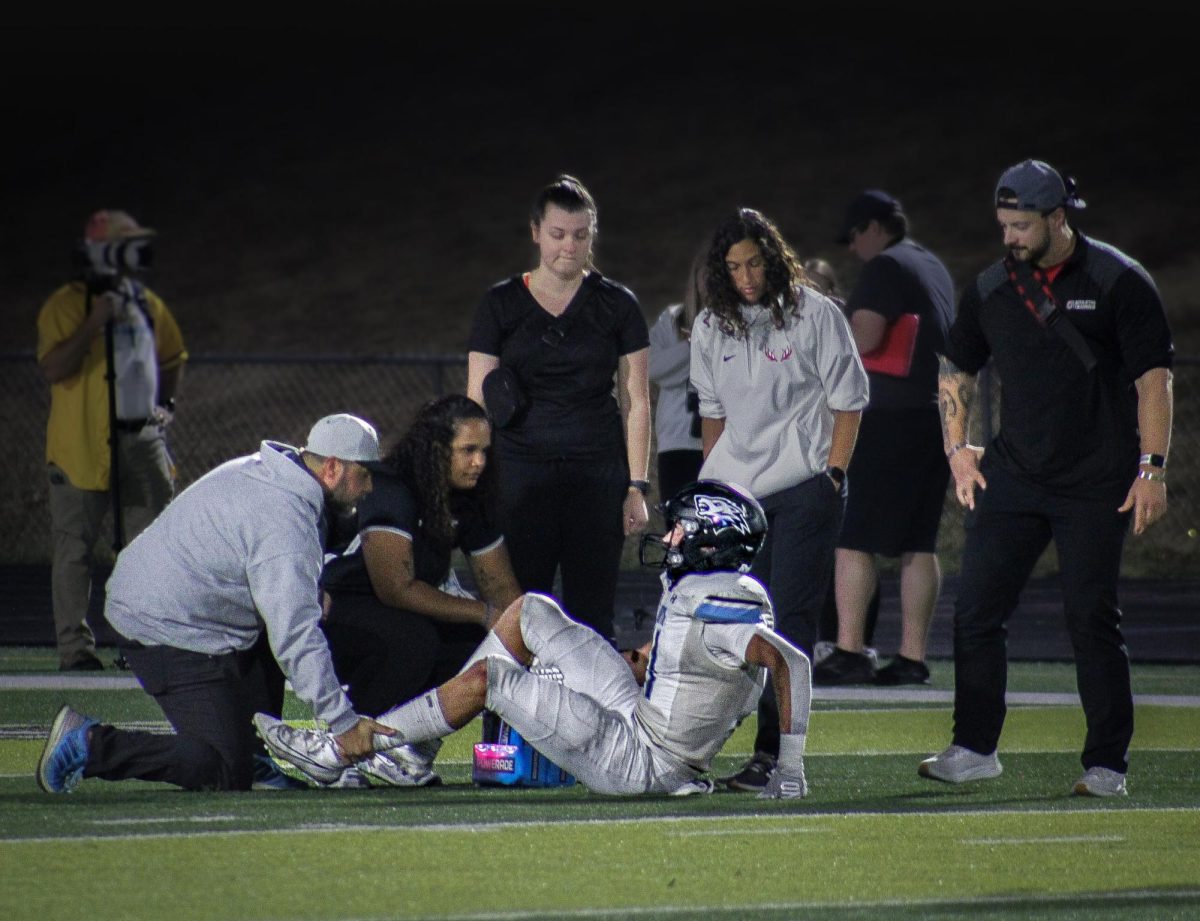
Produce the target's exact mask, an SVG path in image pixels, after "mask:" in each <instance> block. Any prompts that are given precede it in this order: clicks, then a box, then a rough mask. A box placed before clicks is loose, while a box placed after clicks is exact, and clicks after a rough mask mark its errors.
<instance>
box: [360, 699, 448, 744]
mask: <svg viewBox="0 0 1200 921" xmlns="http://www.w3.org/2000/svg"><path fill="white" fill-rule="evenodd" d="M376 722H379V723H383V725H385V726H388V727H390V728H392V729H395V730H396V734H395V735H394V736H385V735H380V734H379V733H376V734H375V737H374V740H373V741H374V744H375V750H376V751H386V750H387V749H389V748H396V747H397V746H399V745H406V744H409V743H414V742H428V741H429V740H430V739H440V738H442V737H443V736H448V735H450V733H452V732H453V731H454V727H453V726H451V725H450V724H449V723H447V722H446V716H445V714H443V713H442V704H441V702H440V701H439V700H438V695H437V690H436V689H434V690H432V691H427V692H426V693H424V694H422V695H421V696H420V697H416V698H414V699H412V700H410V701H409V702H408V703H406V704H401V705H400V706H399V707H393V708H392V709H391V710H388V712H387V713H384V714H383V715H382V716H379V717H376Z"/></svg>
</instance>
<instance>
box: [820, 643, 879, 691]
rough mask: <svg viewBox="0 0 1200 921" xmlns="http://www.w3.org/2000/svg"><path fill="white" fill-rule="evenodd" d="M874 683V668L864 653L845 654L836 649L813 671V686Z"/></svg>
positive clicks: (839, 648) (843, 651) (838, 648)
mask: <svg viewBox="0 0 1200 921" xmlns="http://www.w3.org/2000/svg"><path fill="white" fill-rule="evenodd" d="M874 681H875V666H874V665H873V664H872V662H871V657H870V656H868V655H867V654H866V653H865V652H846V650H844V649H842V648H841V647H837V648H835V649H834V650H833V652H831V653H830V654H829V655H828V656H826V657H825V658H824V659H822V660H821V664H820V665H818V666H817V667H816V668H814V669H813V673H812V682H813V684H815V685H820V686H829V685H838V684H871V683H873V682H874Z"/></svg>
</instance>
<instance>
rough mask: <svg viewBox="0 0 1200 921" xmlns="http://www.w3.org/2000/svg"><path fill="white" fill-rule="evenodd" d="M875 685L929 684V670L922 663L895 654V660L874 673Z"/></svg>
mask: <svg viewBox="0 0 1200 921" xmlns="http://www.w3.org/2000/svg"><path fill="white" fill-rule="evenodd" d="M875 683H876V684H885V685H896V684H929V668H928V666H926V665H925V663H924V662H917V661H916V660H914V659H906V658H905V657H904V656H902V655H900V654H899V653H897V654H896V658H894V659H892V661H891V662H889V663H888V664H887V665H885V666H884V667H883V668H881V669H880V670H879V671H877V672H876V673H875Z"/></svg>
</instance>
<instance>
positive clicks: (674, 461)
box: [658, 450, 704, 502]
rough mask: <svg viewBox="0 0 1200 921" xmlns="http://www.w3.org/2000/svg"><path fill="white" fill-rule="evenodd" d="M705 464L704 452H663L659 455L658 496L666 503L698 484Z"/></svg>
mask: <svg viewBox="0 0 1200 921" xmlns="http://www.w3.org/2000/svg"><path fill="white" fill-rule="evenodd" d="M703 464H704V452H703V451H688V450H679V451H663V452H661V453H660V454H659V455H658V495H659V498H660V499H662V501H663V502H666V501H667V500H668V499H670V498H671V497H672V496H673V495H675V494H676V493H677V492H679V491H680V490H682V489H683V487H685V486H688V485H690V484H692V483H694V482H696V478H697V477H699V476H700V467H701V466H702V465H703Z"/></svg>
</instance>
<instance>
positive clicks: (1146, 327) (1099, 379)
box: [919, 160, 1173, 796]
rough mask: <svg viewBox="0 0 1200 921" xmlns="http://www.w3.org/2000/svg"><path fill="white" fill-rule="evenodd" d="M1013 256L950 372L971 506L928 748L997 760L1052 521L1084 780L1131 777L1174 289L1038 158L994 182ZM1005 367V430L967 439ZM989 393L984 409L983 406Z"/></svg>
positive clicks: (1092, 783)
mask: <svg viewBox="0 0 1200 921" xmlns="http://www.w3.org/2000/svg"><path fill="white" fill-rule="evenodd" d="M995 204H996V217H997V220H998V221H999V224H1000V229H1001V231H1002V233H1003V235H1004V245H1005V247H1006V248H1007V249H1008V256H1007V257H1006V258H1005V259H1004V260H1002V261H1000V262H997V263H995V264H994V265H992V266H991V267H990V268H988V269H986V270H985V271H984V272H983V273H982V274H980V275H979V277H978V278H977V279H976V281H975V283H974V284H972V285H971V286H970V287H969V288H968V289H967V290H966V292H965V293H964V294H963V297H962V300H961V302H960V304H959V312H958V317H957V319H956V320H955V322H954V325H953V326H952V327H951V330H950V336H949V339H948V341H947V344H946V351H945V353H944V357H943V359H942V367H941V370H940V372H939V377H938V391H939V399H940V404H941V412H942V436H943V440H944V446H945V450H946V454H947V456H948V457H949V460H950V470H951V474H952V476H953V477H954V487H955V491H956V494H957V496H958V500H959V502H961V503H962V504H963V505H964V506H966V507H967V508H968V509H970V511H969V512H968V514H967V520H966V529H967V533H966V544H965V546H964V548H963V561H962V582H961V586H960V589H959V596H958V599H957V602H956V604H955V611H954V658H955V694H954V738H953V744H952V745H951V746H950V747H949V748H947V749H946V750H945V751H944V752H942V753H941V754H938V755H935V756H933V757H931V758H927V759H926V760H925V761H922V762H921V765H920V768H919V772H920V774H921V775H922V776H924V777H931V778H934V779H937V780H944V781H949V782H951V783H960V782H962V781H967V780H981V779H986V778H990V777H996V776H998V775H999V774H1000V772H1001V770H1002V769H1001V766H1000V761H999V758H998V757H997V754H996V746H997V743H998V741H999V738H1000V730H1001V727H1002V726H1003V724H1004V716H1005V702H1004V694H1005V684H1006V679H1007V660H1006V649H1005V637H1006V630H1005V622H1006V621H1007V619H1008V617H1009V615H1010V614H1011V613H1012V611H1013V609H1014V608H1015V607H1016V605H1017V599H1018V595H1019V593H1020V591H1021V589H1022V588H1023V587H1024V585H1025V582H1026V580H1027V579H1028V578H1029V574H1030V572H1031V571H1032V569H1033V566H1034V563H1036V562H1037V559H1038V557H1040V556H1041V554H1042V551H1043V550H1044V549H1045V548H1046V545H1047V544H1048V543H1049V542H1050V540H1051V539H1053V540H1054V543H1055V547H1056V548H1057V550H1058V559H1059V569H1060V574H1061V579H1062V589H1063V606H1064V610H1065V613H1066V620H1067V629H1068V631H1069V633H1070V636H1071V643H1072V646H1073V647H1074V650H1075V670H1076V678H1077V682H1078V687H1079V696H1080V699H1081V700H1082V702H1083V710H1084V715H1085V717H1086V719H1087V738H1086V740H1085V742H1084V749H1083V757H1082V759H1081V760H1082V763H1083V767H1084V774H1083V776H1082V777H1080V778H1079V780H1078V781H1077V782H1076V783H1075V786H1074V792H1075V793H1077V794H1083V795H1092V796H1116V795H1123V794H1124V793H1125V792H1126V788H1125V773H1126V769H1127V768H1128V752H1129V743H1130V740H1131V738H1132V736H1133V696H1132V693H1131V692H1130V686H1129V657H1128V654H1127V652H1126V649H1125V644H1124V640H1123V639H1122V636H1121V629H1120V620H1121V612H1120V610H1119V609H1118V607H1117V578H1118V572H1119V569H1120V560H1121V548H1122V545H1123V543H1124V539H1125V532H1126V530H1127V529H1128V527H1129V525H1130V523H1131V519H1132V525H1133V533H1134V534H1135V535H1137V534H1141V533H1142V532H1143V531H1144V530H1145V529H1146V528H1147V527H1149V526H1150V525H1151V524H1153V523H1154V522H1155V521H1157V520H1158V519H1159V518H1161V517H1162V516H1163V514H1164V513H1165V511H1166V508H1167V491H1166V455H1167V449H1168V447H1169V445H1170V436H1171V409H1172V407H1171V371H1170V368H1171V360H1172V355H1173V347H1172V344H1171V334H1170V330H1169V329H1168V327H1167V320H1166V315H1165V313H1164V311H1163V305H1162V300H1161V299H1160V298H1159V295H1158V291H1157V290H1156V289H1155V287H1154V283H1153V281H1151V279H1150V276H1149V275H1148V274H1147V273H1146V270H1145V269H1143V268H1142V266H1141V265H1139V264H1138V263H1137V262H1135V261H1134V260H1133V259H1131V258H1129V257H1128V256H1126V255H1125V254H1124V253H1122V252H1120V251H1119V250H1117V249H1116V248H1115V247H1112V246H1109V245H1107V244H1105V243H1101V242H1099V241H1096V240H1090V239H1088V238H1087V237H1085V236H1083V234H1081V233H1079V232H1078V231H1077V230H1075V229H1074V228H1073V227H1072V226H1071V224H1070V222H1069V220H1068V214H1067V209H1078V208H1082V207H1084V203H1083V202H1082V201H1081V200H1080V199H1079V198H1078V197H1076V195H1075V188H1074V183H1073V182H1069V183H1064V181H1063V179H1062V177H1061V176H1060V175H1059V174H1058V173H1057V172H1056V171H1055V170H1054V169H1053V168H1052V167H1050V166H1049V165H1048V164H1046V163H1043V162H1041V161H1038V160H1026V161H1024V162H1023V163H1020V164H1018V165H1016V166H1014V167H1011V168H1010V169H1008V170H1006V171H1005V172H1004V174H1003V175H1002V176H1001V177H1000V181H999V182H998V183H997V186H996V195H995ZM989 357H990V358H991V359H992V361H993V363H994V365H995V369H996V371H997V372H998V373H999V375H1000V379H1001V381H1002V387H1003V390H1002V398H1001V405H1000V432H999V434H998V435H997V436H996V437H995V438H994V439H993V441H992V443H991V445H989V446H988V448H987V450H986V453H985V451H984V449H983V448H980V447H976V446H974V445H971V444H968V442H967V432H968V427H967V426H968V423H969V417H970V415H971V412H972V409H973V407H972V400H973V396H974V386H973V378H974V375H975V374H976V373H977V372H978V371H979V369H980V368H982V367H983V366H984V364H985V363H986V362H987V360H988V358H989ZM981 411H983V410H981Z"/></svg>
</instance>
